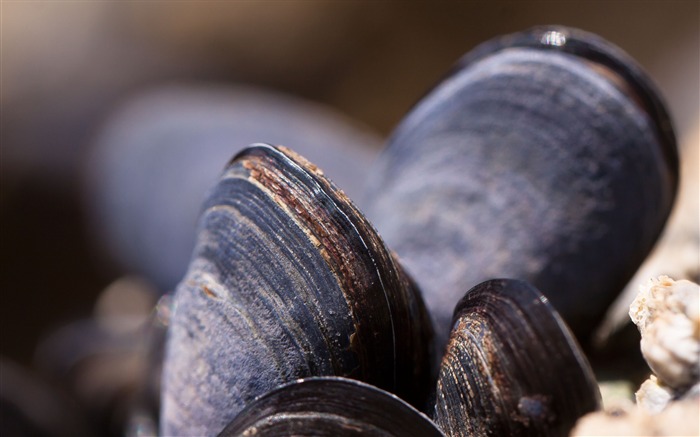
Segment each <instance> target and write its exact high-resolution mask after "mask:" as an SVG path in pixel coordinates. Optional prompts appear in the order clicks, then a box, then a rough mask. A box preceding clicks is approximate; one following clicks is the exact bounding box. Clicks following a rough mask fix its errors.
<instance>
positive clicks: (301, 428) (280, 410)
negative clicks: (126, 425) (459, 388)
mask: <svg viewBox="0 0 700 437" xmlns="http://www.w3.org/2000/svg"><path fill="white" fill-rule="evenodd" d="M240 435H256V436H275V437H277V436H292V435H294V436H305V435H309V436H311V435H313V436H333V437H335V436H341V435H342V436H365V435H373V436H387V437H388V436H396V437H410V436H416V437H418V436H420V437H423V436H425V437H430V436H435V437H440V436H442V435H443V434H442V433H441V432H440V430H438V429H437V428H436V427H435V425H434V424H433V423H432V422H431V421H430V419H428V417H426V416H425V415H423V414H422V413H420V412H419V411H418V410H416V409H414V408H413V407H411V406H410V405H409V404H407V403H406V402H404V401H402V400H401V399H399V398H398V397H396V396H394V395H392V394H390V393H387V392H385V391H383V390H380V389H378V388H376V387H374V386H371V385H368V384H364V383H361V382H358V381H355V380H351V379H345V378H337V377H323V378H309V379H304V380H300V381H296V382H293V383H290V384H288V385H285V386H283V387H280V388H279V389H276V390H274V391H272V392H270V393H268V394H266V395H264V396H262V397H260V398H259V399H256V400H255V401H254V402H253V403H251V404H250V405H248V406H247V407H246V408H245V409H244V410H243V411H242V412H241V413H240V414H239V415H238V416H237V417H236V418H235V419H234V420H233V421H232V422H231V423H230V424H229V425H228V426H227V427H226V428H225V429H224V431H223V432H222V433H221V434H219V436H220V437H228V436H240Z"/></svg>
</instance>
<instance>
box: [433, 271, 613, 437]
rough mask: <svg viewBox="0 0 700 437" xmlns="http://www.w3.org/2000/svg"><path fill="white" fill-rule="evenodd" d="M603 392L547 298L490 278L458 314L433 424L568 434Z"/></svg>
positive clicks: (447, 428) (448, 430) (461, 430)
mask: <svg viewBox="0 0 700 437" xmlns="http://www.w3.org/2000/svg"><path fill="white" fill-rule="evenodd" d="M599 402H600V393H599V391H598V386H597V384H596V381H595V378H594V376H593V373H592V371H591V369H590V366H589V365H588V362H587V361H586V358H585V357H584V355H583V353H582V352H581V351H580V350H579V348H578V345H577V343H576V341H575V340H574V338H573V335H572V334H571V333H570V332H569V330H568V328H567V327H566V325H565V324H564V322H563V321H562V320H561V318H560V317H559V315H558V314H557V313H556V311H555V310H554V309H553V308H552V306H551V305H550V304H549V303H548V301H547V299H546V298H545V297H544V296H543V295H542V294H541V293H540V292H538V291H537V290H536V289H535V288H534V287H532V286H530V285H529V284H527V283H526V282H523V281H518V280H508V279H500V280H490V281H487V282H483V283H481V284H479V285H477V286H476V287H474V288H473V289H471V290H469V291H468V292H467V294H466V295H465V296H464V298H463V299H462V300H461V301H460V302H459V304H458V305H457V308H456V309H455V314H454V321H453V328H452V333H451V335H450V339H449V342H448V346H447V351H446V353H445V355H444V357H443V360H442V365H441V367H440V372H439V379H438V385H437V392H436V403H435V412H434V419H435V421H436V423H437V424H438V426H439V427H440V428H441V429H442V430H443V431H444V432H445V434H447V435H449V436H477V435H478V436H505V435H507V436H523V435H532V436H567V435H568V432H569V431H570V430H571V428H572V427H573V426H574V424H575V423H576V420H577V419H578V418H579V417H581V416H583V415H584V414H585V413H588V412H590V411H593V410H595V409H596V408H598V406H599Z"/></svg>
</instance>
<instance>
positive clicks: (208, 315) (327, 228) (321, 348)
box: [161, 145, 432, 435]
mask: <svg viewBox="0 0 700 437" xmlns="http://www.w3.org/2000/svg"><path fill="white" fill-rule="evenodd" d="M431 335H432V331H431V328H430V320H429V318H428V316H427V313H426V311H425V308H424V306H423V303H422V301H421V298H420V296H419V294H418V293H417V291H416V290H415V289H414V288H413V285H412V283H411V282H410V280H409V279H408V278H407V277H406V276H405V275H404V274H403V273H402V271H401V269H400V267H399V266H398V264H397V263H395V261H394V260H393V259H392V257H391V256H390V254H389V253H388V251H387V250H386V249H385V247H384V245H383V243H382V242H381V240H380V239H379V237H378V236H377V235H376V233H375V232H374V230H373V229H372V227H371V226H370V225H369V223H367V222H366V220H365V219H364V218H363V217H362V216H361V214H360V213H359V212H358V211H357V210H356V209H355V207H354V206H353V205H352V204H351V203H350V201H349V200H348V199H347V198H346V197H345V195H344V194H343V193H342V192H341V191H339V190H338V189H337V188H336V187H335V186H333V185H332V183H331V182H330V181H328V180H327V179H326V178H325V177H324V176H323V175H322V173H321V172H320V171H319V170H318V169H316V168H315V167H314V166H313V165H312V164H310V163H308V162H306V161H305V160H304V159H303V158H301V157H299V156H298V155H296V154H293V153H292V152H291V151H288V150H282V149H277V148H274V147H272V146H267V145H257V146H254V147H250V148H248V149H246V150H244V151H243V152H241V153H240V154H238V155H237V156H236V157H235V158H234V159H233V160H232V161H231V163H230V164H229V166H228V167H227V168H226V170H225V172H224V174H223V176H222V177H221V180H220V181H219V183H218V185H217V186H216V187H215V189H214V190H213V191H212V193H211V194H210V196H209V199H208V200H207V202H206V203H205V208H204V212H203V214H202V216H201V219H200V224H199V232H198V237H197V244H196V247H195V251H194V255H193V258H192V262H191V264H190V268H189V271H188V273H187V275H186V277H185V278H184V279H183V281H182V282H181V283H180V285H179V286H178V288H177V291H176V294H175V298H174V314H173V318H172V321H171V326H170V330H169V338H168V343H167V349H166V358H165V364H164V376H163V391H162V402H163V407H162V415H161V430H162V432H163V433H164V434H165V435H212V434H216V433H218V432H219V431H221V430H222V429H223V427H224V426H225V425H226V424H227V423H228V422H229V421H230V420H231V419H232V418H233V417H235V416H236V414H237V413H238V412H239V411H240V410H241V409H242V408H243V407H244V406H245V405H246V404H247V403H248V402H250V401H252V400H253V399H254V398H255V397H257V396H260V395H262V394H264V393H266V392H268V391H270V390H272V389H274V388H276V387H278V386H280V385H282V384H284V383H286V382H290V381H293V380H296V379H299V378H303V377H309V376H324V375H330V376H332V375H337V376H346V377H351V378H356V379H359V380H362V381H365V382H368V383H371V384H373V385H376V386H378V387H382V388H384V389H386V390H388V391H390V392H392V393H396V394H398V395H399V396H402V397H405V398H406V399H409V400H410V401H413V402H415V403H421V402H423V401H424V400H425V396H426V395H427V391H428V388H429V387H428V383H429V379H428V378H429V373H428V372H429V366H430V359H431V358H430V347H431Z"/></svg>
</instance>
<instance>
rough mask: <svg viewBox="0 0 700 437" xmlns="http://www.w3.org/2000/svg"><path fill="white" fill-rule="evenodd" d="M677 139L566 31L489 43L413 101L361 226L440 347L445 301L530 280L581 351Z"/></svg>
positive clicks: (580, 37) (665, 179) (593, 51)
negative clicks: (395, 270)
mask: <svg viewBox="0 0 700 437" xmlns="http://www.w3.org/2000/svg"><path fill="white" fill-rule="evenodd" d="M675 147H676V146H675V138H674V136H673V132H672V130H671V128H670V121H669V119H668V116H667V114H666V111H665V110H664V108H663V105H662V103H661V99H660V98H659V96H658V95H657V94H656V92H655V88H654V87H653V86H652V85H651V83H650V82H649V80H648V79H647V78H646V76H645V75H644V74H643V73H642V72H641V70H640V69H639V67H637V66H636V65H635V64H634V62H633V61H632V60H630V59H629V58H628V57H627V56H626V55H624V54H623V53H622V52H621V51H620V50H619V49H618V48H616V47H613V46H612V45H610V44H609V43H607V42H605V41H603V40H602V39H600V38H598V37H595V36H593V35H590V34H587V33H584V32H580V31H576V30H572V29H566V28H550V27H548V28H537V29H534V30H531V31H527V32H524V33H521V34H515V35H510V36H507V37H503V38H500V39H498V40H495V41H492V42H490V43H486V44H484V45H483V46H481V47H479V48H477V49H476V50H475V51H474V52H473V53H471V54H469V55H467V56H466V57H465V58H464V60H463V61H462V62H461V63H459V64H458V66H457V67H456V68H455V70H454V71H453V72H452V73H451V74H450V75H449V76H448V77H447V78H446V79H445V80H444V81H443V82H441V83H440V84H439V85H438V86H437V87H436V88H435V89H434V90H433V91H431V92H430V93H429V94H428V95H427V96H426V97H425V98H423V99H422V100H421V101H420V102H419V103H418V104H417V105H416V106H415V108H414V109H413V110H412V111H411V112H410V113H409V114H408V115H407V116H406V118H405V119H404V120H403V122H402V123H401V124H400V125H399V126H398V128H397V129H396V131H395V132H394V134H393V136H392V138H391V140H390V142H389V145H388V146H387V148H386V149H385V150H384V152H383V154H382V155H381V156H380V158H379V160H378V164H377V165H376V167H375V168H374V171H373V172H372V174H373V180H372V181H371V182H370V184H369V189H368V193H369V194H368V197H369V201H368V202H367V203H369V206H368V208H367V211H366V212H367V215H368V217H369V218H370V220H372V222H373V223H374V224H375V225H376V226H377V229H378V230H379V231H380V233H381V234H382V237H383V238H384V239H385V241H386V242H387V244H388V245H389V246H390V247H391V248H392V249H393V250H395V251H396V252H397V253H398V255H399V257H400V258H401V260H402V264H403V265H404V266H405V267H406V269H407V271H408V272H409V273H410V274H411V275H412V276H413V277H414V279H415V280H416V282H417V283H418V285H419V287H420V288H421V290H422V291H423V293H424V298H425V299H426V303H427V305H428V308H429V310H430V311H431V314H432V315H433V317H434V321H435V329H436V333H437V335H438V338H440V341H441V342H444V341H445V339H446V336H447V332H448V329H449V325H450V319H451V317H452V311H453V308H454V305H455V304H456V303H457V301H458V300H459V298H460V297H461V296H462V294H463V293H464V290H467V289H469V288H471V287H473V286H474V285H476V284H478V283H480V282H482V281H484V280H487V279H490V278H497V277H511V278H518V279H523V280H527V281H528V282H530V283H532V284H533V285H535V286H536V287H538V288H539V289H540V290H542V291H543V292H544V293H545V295H547V297H548V298H549V299H550V301H551V302H552V304H553V305H554V306H555V307H556V308H557V310H558V311H559V312H560V313H561V314H562V316H563V317H564V318H565V320H566V321H567V323H568V324H569V325H570V326H571V327H572V329H573V330H574V332H575V333H576V334H577V336H578V337H579V338H580V339H581V340H582V341H583V342H586V341H587V339H588V337H589V335H590V334H591V332H592V331H593V329H594V328H595V327H596V325H597V324H598V323H599V321H600V320H601V318H602V317H603V315H604V313H605V309H606V308H607V307H608V306H609V305H610V303H611V302H612V301H613V300H614V298H615V296H616V295H617V293H618V292H619V291H620V290H621V289H622V288H623V287H624V285H625V283H626V282H627V281H628V280H629V278H630V277H631V275H632V274H633V273H634V271H635V270H636V269H637V267H638V266H639V264H640V263H641V262H642V260H643V259H644V258H645V257H646V255H647V254H648V252H649V251H650V249H651V247H652V246H653V244H654V242H655V241H656V239H657V236H658V235H659V233H660V232H661V230H662V227H663V225H664V223H665V220H666V218H667V216H668V214H669V211H670V209H671V206H672V203H673V199H674V195H675V188H676V182H677V171H678V170H677V154H676V149H675Z"/></svg>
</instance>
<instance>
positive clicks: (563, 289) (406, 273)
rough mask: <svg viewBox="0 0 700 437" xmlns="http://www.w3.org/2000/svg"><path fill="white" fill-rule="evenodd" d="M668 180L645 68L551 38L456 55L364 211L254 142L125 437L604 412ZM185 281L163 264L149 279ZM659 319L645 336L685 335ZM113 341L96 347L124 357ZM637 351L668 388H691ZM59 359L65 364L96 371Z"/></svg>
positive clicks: (164, 336) (156, 344)
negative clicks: (607, 343) (595, 365)
mask: <svg viewBox="0 0 700 437" xmlns="http://www.w3.org/2000/svg"><path fill="white" fill-rule="evenodd" d="M286 145H287V146H292V147H294V146H295V145H294V144H286ZM193 165H194V164H193ZM340 165H341V166H346V165H350V163H345V162H342V163H340ZM677 172H678V157H677V152H676V146H675V138H674V133H673V130H672V129H671V126H670V120H669V117H668V115H667V113H666V110H665V109H664V105H663V103H662V101H661V99H660V97H659V96H658V94H657V92H656V90H655V88H654V87H653V85H652V84H651V83H650V81H649V79H648V78H647V77H646V75H645V74H644V73H643V72H642V71H641V69H640V68H639V67H638V66H637V64H636V63H635V62H634V61H633V60H632V59H630V58H629V57H628V56H627V55H626V54H624V53H623V52H622V51H621V50H619V49H618V48H616V47H614V46H613V45H611V44H610V43H608V42H606V41H604V40H602V39H601V38H599V37H597V36H595V35H591V34H588V33H585V32H582V31H579V30H576V29H569V28H564V27H541V28H535V29H530V30H528V31H525V32H520V33H517V34H513V35H507V36H504V37H501V38H497V39H495V40H493V41H490V42H487V43H485V44H483V45H481V46H479V47H477V48H476V49H475V50H474V51H472V52H470V53H468V54H467V55H466V56H465V57H464V58H463V59H462V60H461V61H459V62H458V63H457V65H456V66H455V68H454V69H453V71H452V72H451V73H450V74H449V75H448V76H446V77H445V79H444V80H443V81H442V82H440V83H439V84H438V85H437V86H436V87H435V88H434V89H433V90H432V91H431V92H429V93H428V94H427V95H426V96H425V97H424V98H423V99H422V100H421V101H420V102H418V104H417V105H416V106H415V107H414V108H413V109H412V111H411V112H410V113H409V114H408V115H407V116H406V117H405V118H404V119H403V121H402V122H401V123H400V125H399V126H398V128H397V129H396V131H395V132H394V133H393V135H392V136H391V138H390V139H389V141H388V145H387V147H386V148H385V149H384V151H383V152H382V153H381V155H380V156H379V157H378V159H377V161H376V164H375V165H374V167H372V168H371V171H370V172H369V173H370V174H371V176H369V177H368V178H367V179H368V180H367V181H366V185H365V187H366V190H365V191H366V195H365V196H364V198H363V199H362V201H363V205H366V209H365V211H366V212H367V215H366V216H365V214H363V212H361V211H360V210H359V209H358V208H357V207H356V206H355V203H354V202H353V201H352V200H350V198H349V197H348V196H346V194H345V193H344V192H343V191H342V190H341V189H340V188H339V187H338V186H336V185H335V184H334V183H333V182H332V181H331V180H330V179H329V178H328V177H326V175H325V174H324V172H323V171H322V170H321V169H320V168H319V167H317V166H316V165H314V164H313V163H311V162H309V161H308V160H307V159H306V158H304V157H302V156H301V155H299V154H298V153H297V152H295V151H293V150H292V149H289V148H286V147H282V146H273V145H270V144H262V143H259V144H253V145H251V146H249V147H247V148H245V149H243V150H242V151H240V152H238V153H237V154H236V155H235V156H234V157H233V158H232V159H231V160H230V161H229V162H228V164H227V165H226V166H225V168H224V170H223V173H221V174H220V177H219V179H218V181H217V182H216V184H215V185H214V186H213V187H211V189H210V190H209V192H208V195H207V198H206V200H205V201H204V203H203V206H202V208H201V213H200V216H199V221H198V225H197V229H196V233H195V235H196V236H195V243H194V249H193V252H192V255H191V258H190V262H189V267H188V268H187V271H186V273H184V277H183V278H182V280H181V281H180V282H179V285H177V287H176V289H175V291H174V293H172V294H166V295H165V296H162V297H161V298H160V301H159V303H158V305H157V311H156V313H155V314H152V315H150V318H149V322H150V323H151V325H152V326H151V329H149V330H148V332H147V335H148V341H146V342H144V343H143V344H141V346H142V347H144V348H146V349H148V350H149V355H148V360H147V361H148V363H143V362H139V365H140V366H141V367H143V368H144V369H145V370H143V372H144V373H147V377H146V378H148V379H149V380H150V381H151V382H154V381H159V382H160V386H158V384H157V383H154V384H153V385H152V386H151V385H149V387H148V388H147V389H143V390H142V391H141V392H140V394H139V397H138V399H137V401H138V402H136V405H137V407H135V408H134V407H131V409H129V408H126V407H123V404H126V402H124V403H119V405H120V406H122V407H123V410H124V411H127V412H126V413H125V414H126V415H127V416H129V419H128V427H127V430H128V432H129V433H131V434H132V435H143V434H144V433H148V432H154V431H155V429H158V430H159V432H160V433H161V434H163V435H221V436H237V435H275V436H277V435H328V436H331V435H396V436H410V435H416V436H418V435H420V436H433V435H434V436H465V437H466V436H476V435H478V436H500V435H513V436H520V435H522V436H525V435H531V436H567V435H569V432H570V431H571V430H572V428H574V426H575V424H576V421H577V420H578V419H579V418H580V417H582V416H584V415H585V414H587V413H590V412H593V411H595V410H598V409H599V408H600V404H601V396H600V392H599V388H598V385H597V383H596V379H595V377H594V374H593V371H592V369H591V366H590V364H589V363H588V361H587V358H586V355H585V354H584V352H583V350H585V348H586V347H588V342H589V340H590V337H591V334H592V333H593V332H594V330H595V328H596V325H597V324H598V323H599V322H600V320H601V319H602V318H603V316H604V314H605V311H606V309H607V307H608V306H609V305H610V303H611V302H612V301H613V300H614V299H615V296H616V294H617V293H618V291H619V290H621V289H622V287H623V286H624V285H625V283H626V281H627V280H628V279H629V278H630V277H631V275H632V274H633V273H634V271H635V269H636V268H637V267H638V266H639V264H640V263H641V262H642V260H643V259H644V258H645V256H646V255H647V253H648V252H649V250H650V249H651V247H652V245H653V244H654V242H655V240H656V238H657V237H658V235H659V233H660V232H661V229H662V227H663V225H664V222H665V220H666V218H667V216H668V214H669V211H670V209H671V205H672V203H673V199H674V196H675V190H676V185H677V176H678V175H677ZM332 173H334V174H337V173H335V172H332ZM176 175H177V176H179V173H176ZM207 176H211V174H207ZM183 180H184V179H183ZM117 185H118V184H117ZM166 185H167V184H166ZM117 197H119V196H117ZM146 197H147V196H146ZM105 202H106V203H105V204H106V205H109V204H110V199H105ZM145 203H146V204H148V203H149V202H148V201H145ZM136 221H138V220H136ZM375 226H376V228H375ZM146 228H147V227H146ZM146 228H143V229H146ZM148 229H153V228H152V227H151V228H148ZM162 234H163V235H167V231H163V233H162ZM117 240H119V238H117ZM183 241H185V240H183ZM139 243H141V242H139ZM184 244H185V245H186V244H188V243H187V242H186V241H185V243H184ZM146 245H147V243H146ZM176 246H180V244H177V245H176ZM133 247H136V246H132V247H130V248H128V250H125V253H127V252H130V251H132V250H133ZM173 247H175V245H174V246H173ZM137 252H141V250H140V249H139V250H137ZM144 253H145V252H144ZM165 258H167V257H164V259H165ZM175 258H177V259H178V260H179V259H180V258H181V256H180V255H179V254H178V255H177V256H174V257H173V259H175ZM178 262H179V261H178ZM165 264H167V263H165ZM179 269H181V266H180V265H179V264H178V265H173V266H172V269H170V266H167V265H158V266H154V267H153V270H154V271H157V272H162V273H163V275H162V276H160V277H161V278H162V281H163V283H168V281H170V280H171V278H172V275H173V274H174V273H173V272H178V271H180V270H179ZM166 272H167V274H166ZM175 274H177V273H175ZM677 284H680V283H677ZM679 286H681V287H682V286H683V284H680V285H679ZM695 298H696V300H695V306H696V307H697V295H695ZM154 300H155V298H154ZM646 302H647V303H649V300H648V299H647V301H646ZM665 302H666V303H669V305H670V306H672V307H673V308H674V310H673V311H675V308H676V307H678V305H676V304H675V303H672V302H671V301H670V300H666V301H665ZM674 302H675V301H674ZM691 306H692V305H691ZM648 308H651V307H648ZM654 308H657V309H658V311H657V310H656V309H655V310H654V312H653V313H651V312H650V313H644V312H643V311H642V312H637V313H636V314H639V315H640V317H639V320H640V321H641V322H640V323H641V324H642V325H645V323H646V321H650V320H651V319H655V320H657V319H663V320H667V319H668V323H665V324H663V328H664V329H671V330H672V332H674V333H677V334H678V335H677V336H676V337H679V336H682V335H685V334H686V333H687V332H686V331H687V329H686V328H687V326H686V325H683V324H682V323H680V322H678V321H677V319H676V315H675V313H674V315H670V316H666V315H662V314H661V309H660V308H661V307H654ZM695 309H697V308H695ZM645 311H646V310H645ZM687 313H688V312H687V311H686V313H685V314H687ZM664 314H666V313H664ZM142 316H143V314H142ZM690 317H691V318H693V317H694V318H695V319H693V320H695V323H696V325H693V326H694V328H693V329H695V331H694V332H696V333H697V332H698V329H697V320H696V319H697V312H696V313H694V314H692V315H691V316H690ZM677 322H678V323H677ZM115 326H116V325H115ZM120 326H121V325H120ZM139 326H142V325H139ZM166 326H167V332H166V331H165V327H166ZM655 326H656V327H657V328H658V327H659V326H661V325H659V324H657V325H655ZM657 328H649V329H651V330H650V331H649V332H655V333H656V338H657V340H658V339H660V338H669V337H668V336H667V335H666V334H663V333H662V332H660V331H658V332H657V331H654V330H655V329H657ZM110 329H112V328H110ZM139 329H140V328H139ZM659 329H661V328H659ZM77 331H79V329H76V332H74V333H73V334H71V335H66V336H65V337H66V338H67V340H62V341H64V342H70V341H72V340H71V339H73V338H77V336H78V335H79V333H78V332H77ZM107 331H109V332H113V331H110V330H107ZM129 332H132V333H133V329H132V330H131V331H129ZM664 332H666V331H664ZM131 335H133V334H131ZM652 336H653V334H652ZM106 337H109V336H107V335H106V334H105V335H103V336H99V339H104V338H106ZM113 337H114V338H111V337H109V338H108V339H110V341H104V342H102V341H100V343H104V344H109V345H111V344H112V342H113V343H114V344H116V345H118V346H119V347H120V349H119V350H126V352H128V353H129V354H131V355H134V353H133V351H132V350H131V349H129V344H130V343H129V342H128V339H129V338H132V337H128V335H114V336H113ZM676 337H674V338H676ZM679 338H680V337H679ZM124 339H126V340H127V341H125V340H124ZM581 343H582V344H583V346H584V348H581V347H580V346H579V344H581ZM661 343H662V346H663V341H662V342H661ZM696 346H697V344H695V346H694V347H696ZM646 349H648V350H647V355H648V356H650V357H652V358H651V361H650V365H652V368H654V369H655V371H657V373H658V375H659V378H661V379H663V381H671V380H673V379H674V378H675V379H678V378H681V379H682V378H683V375H682V374H681V373H682V372H681V373H679V372H678V371H676V367H675V365H676V363H675V362H673V360H670V359H668V357H669V354H671V355H673V353H670V352H668V351H666V350H660V349H659V346H658V344H657V345H655V346H649V347H647V348H646ZM662 349H663V347H662ZM126 352H125V353H126ZM693 353H695V354H696V355H697V347H696V349H692V350H690V349H689V352H688V354H689V355H688V357H689V358H688V357H686V355H678V356H675V355H674V357H675V358H678V359H679V360H681V361H683V362H684V363H686V362H688V360H690V361H692V360H693V359H696V358H697V356H696V355H692V354H693ZM68 355H69V356H66V357H62V358H61V360H59V361H60V362H61V363H62V364H61V368H62V369H63V368H65V369H69V370H68V371H72V370H73V369H75V368H77V367H79V366H81V365H82V364H81V363H84V362H85V361H88V360H86V359H85V356H86V355H87V353H81V356H80V357H75V356H70V354H68ZM691 355H692V356H691ZM657 357H661V360H660V362H658V363H657V362H656V361H654V360H655V359H656V358H657ZM686 358H688V359H686ZM694 363H697V360H696V361H694ZM666 368H668V372H666V371H665V370H662V369H666ZM657 369H658V370H657ZM68 371H66V372H68ZM693 377H695V378H697V374H693ZM682 383H683V384H685V379H683V380H682ZM115 391H117V390H115ZM154 399H155V400H154ZM115 403H116V401H115ZM144 430H147V431H144Z"/></svg>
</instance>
